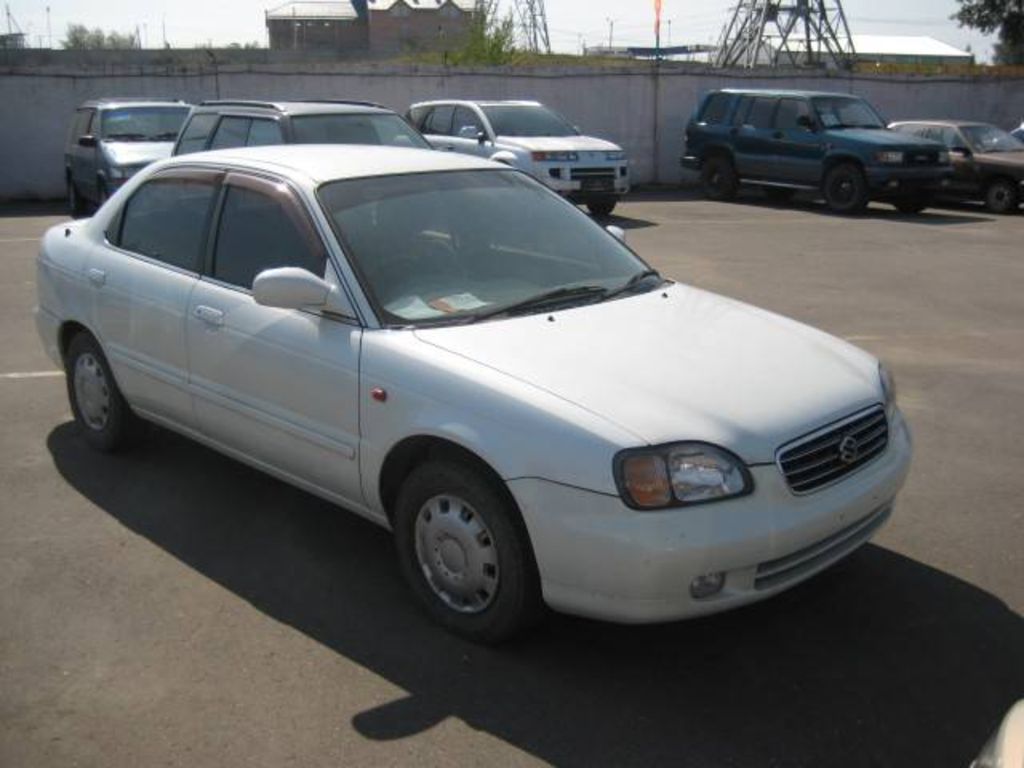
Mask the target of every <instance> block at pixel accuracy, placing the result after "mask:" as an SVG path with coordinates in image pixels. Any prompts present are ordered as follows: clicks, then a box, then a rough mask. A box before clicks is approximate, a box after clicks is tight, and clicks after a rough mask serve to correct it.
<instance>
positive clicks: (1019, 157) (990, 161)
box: [974, 150, 1024, 178]
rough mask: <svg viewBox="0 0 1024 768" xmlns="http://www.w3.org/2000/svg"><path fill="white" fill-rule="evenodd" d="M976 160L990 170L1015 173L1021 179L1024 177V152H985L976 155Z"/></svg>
mask: <svg viewBox="0 0 1024 768" xmlns="http://www.w3.org/2000/svg"><path fill="white" fill-rule="evenodd" d="M974 157H975V160H976V161H977V162H978V163H980V164H981V165H983V166H985V167H988V168H1001V169H1006V170H1008V171H1015V172H1016V173H1015V175H1016V176H1017V177H1018V178H1019V177H1021V176H1024V150H1021V151H1018V152H984V153H979V154H976V155H975V156H974Z"/></svg>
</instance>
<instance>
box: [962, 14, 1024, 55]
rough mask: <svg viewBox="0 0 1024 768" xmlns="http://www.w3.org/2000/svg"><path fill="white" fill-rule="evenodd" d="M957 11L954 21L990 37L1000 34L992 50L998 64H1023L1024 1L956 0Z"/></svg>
mask: <svg viewBox="0 0 1024 768" xmlns="http://www.w3.org/2000/svg"><path fill="white" fill-rule="evenodd" d="M957 2H959V3H960V9H959V10H958V11H957V12H956V13H955V14H953V17H952V18H953V19H954V20H955V21H957V22H959V24H960V26H961V27H970V28H971V29H977V30H978V31H980V32H984V33H985V34H986V35H990V34H992V33H993V32H998V33H999V42H998V43H997V44H996V46H995V59H996V63H997V64H1024V0H957Z"/></svg>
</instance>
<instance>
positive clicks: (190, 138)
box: [175, 112, 217, 155]
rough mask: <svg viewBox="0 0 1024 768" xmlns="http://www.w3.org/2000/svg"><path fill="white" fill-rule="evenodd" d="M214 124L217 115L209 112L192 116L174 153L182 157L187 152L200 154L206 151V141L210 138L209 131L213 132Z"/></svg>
mask: <svg viewBox="0 0 1024 768" xmlns="http://www.w3.org/2000/svg"><path fill="white" fill-rule="evenodd" d="M216 122H217V115H215V114H211V113H209V112H207V113H204V114H199V115H194V116H193V117H192V119H191V120H189V121H188V124H187V125H186V126H185V130H184V131H183V132H182V134H181V140H180V141H179V142H178V148H177V150H176V152H175V153H176V154H179V155H184V154H187V153H189V152H202V151H203V150H204V149H206V140H207V139H209V138H210V131H212V130H213V126H214V125H215V124H216Z"/></svg>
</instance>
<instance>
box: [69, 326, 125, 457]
mask: <svg viewBox="0 0 1024 768" xmlns="http://www.w3.org/2000/svg"><path fill="white" fill-rule="evenodd" d="M66 369H67V383H68V399H69V400H70V401H71V412H72V414H74V417H75V422H77V424H78V427H79V429H80V430H81V432H82V435H83V437H84V438H85V440H86V442H87V443H89V445H91V446H92V447H93V448H95V449H96V450H98V451H102V452H104V453H113V452H114V451H117V450H120V449H122V448H125V447H127V446H129V445H131V444H132V443H134V442H135V440H136V439H137V438H138V437H139V435H140V434H141V432H142V422H141V420H140V419H139V417H138V416H136V415H135V414H134V413H132V410H131V408H130V407H129V406H128V403H127V402H126V401H125V399H124V396H123V395H122V394H121V390H120V389H118V387H117V382H115V381H114V375H113V373H111V370H110V365H109V364H108V363H107V358H106V357H105V356H104V355H103V350H101V349H100V345H99V344H98V343H97V341H96V340H95V339H94V338H93V337H92V336H90V335H89V334H88V333H79V334H78V335H77V336H75V338H73V339H72V340H71V344H70V345H69V346H68V352H67V365H66Z"/></svg>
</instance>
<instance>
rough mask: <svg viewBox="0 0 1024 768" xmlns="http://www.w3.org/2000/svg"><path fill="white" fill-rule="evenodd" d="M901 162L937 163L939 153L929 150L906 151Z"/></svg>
mask: <svg viewBox="0 0 1024 768" xmlns="http://www.w3.org/2000/svg"><path fill="white" fill-rule="evenodd" d="M903 162H904V163H905V164H907V165H938V164H939V153H938V152H931V151H924V152H907V153H905V154H904V156H903Z"/></svg>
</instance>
